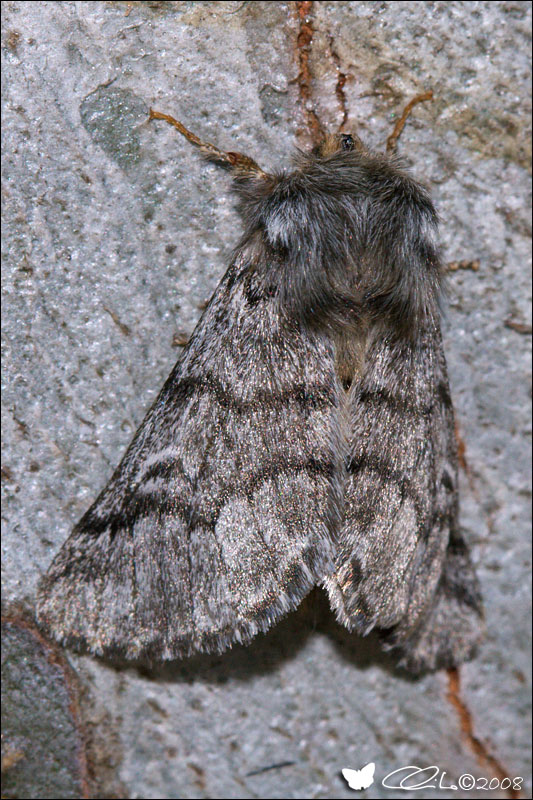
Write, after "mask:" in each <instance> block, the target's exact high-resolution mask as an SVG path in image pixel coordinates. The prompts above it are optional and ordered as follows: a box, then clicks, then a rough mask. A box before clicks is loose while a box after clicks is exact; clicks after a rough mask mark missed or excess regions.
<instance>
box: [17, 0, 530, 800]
mask: <svg viewBox="0 0 533 800" xmlns="http://www.w3.org/2000/svg"><path fill="white" fill-rule="evenodd" d="M2 11H3V28H2V39H1V42H2V59H3V131H2V132H3V204H4V217H3V220H4V229H3V279H4V283H3V312H4V313H3V356H4V364H3V366H4V369H3V388H4V391H3V404H4V410H3V441H4V452H3V467H2V488H3V500H4V502H3V532H4V538H3V543H4V544H3V557H4V558H3V565H4V573H3V592H4V594H3V598H4V626H3V655H2V658H3V671H4V678H5V683H4V698H3V709H4V711H5V713H4V715H3V739H2V747H3V759H2V766H3V771H4V775H3V778H4V788H3V796H5V797H8V798H9V797H28V798H50V797H60V798H79V797H123V798H244V797H246V798H248V797H249V798H282V797H291V798H311V797H313V798H314V797H316V798H341V797H351V796H357V795H356V794H355V793H354V792H353V791H352V790H350V789H349V788H348V786H347V784H346V783H345V782H344V780H343V778H342V776H341V774H340V770H341V768H343V767H351V768H353V769H357V768H359V767H362V766H363V765H365V764H367V763H368V762H370V761H373V762H375V764H376V773H375V781H374V784H373V785H372V786H371V787H370V788H369V789H367V790H366V792H365V793H364V794H360V795H359V796H365V797H372V798H388V797H394V798H396V797H400V796H401V797H406V798H410V797H412V798H414V797H420V796H421V793H420V792H415V791H414V790H409V789H408V790H401V789H388V788H386V787H385V786H383V785H382V780H383V778H384V777H385V776H386V775H387V773H389V772H391V771H392V770H394V769H398V768H400V767H402V766H405V765H409V764H412V765H418V766H420V767H424V766H428V765H437V766H438V767H439V769H440V773H439V774H440V775H442V774H443V773H444V772H445V773H446V774H445V776H444V778H443V785H444V786H445V787H449V786H450V785H451V784H453V785H455V786H456V787H457V788H455V789H454V788H435V789H431V788H427V789H425V790H424V792H422V795H423V796H424V797H435V798H437V797H438V798H462V797H465V798H466V797H472V798H474V797H485V798H486V797H495V798H505V797H517V796H520V795H519V794H518V793H517V788H516V786H519V785H520V780H518V782H516V781H515V784H514V785H515V788H514V789H513V783H512V781H513V779H514V778H515V777H516V778H517V779H521V785H522V787H523V788H522V795H521V796H523V797H531V787H530V776H531V768H530V762H529V719H530V713H529V696H530V695H529V689H528V687H529V683H530V655H529V609H530V591H529V567H530V551H529V544H528V538H529V536H528V534H529V524H530V523H529V515H530V483H529V480H530V478H529V472H530V468H529V465H530V450H529V436H530V373H529V357H530V356H529V353H530V334H531V327H530V324H531V320H530V313H531V312H530V265H529V258H530V244H529V234H530V213H529V208H530V198H529V190H530V181H529V165H530V160H529V157H530V154H529V146H530V136H529V129H528V126H529V120H530V105H529V102H530V101H529V79H530V62H529V46H530V45H529V37H530V30H531V29H530V4H529V3H527V2H501V1H500V0H495V1H491V2H402V3H398V2H296V3H283V2H279V3H278V2H217V3H213V2H192V3H191V2H31V3H28V2H4V3H2ZM427 89H432V90H433V92H434V95H435V99H434V100H433V102H431V103H425V104H424V105H420V106H418V107H417V109H416V110H415V114H414V116H413V118H412V119H411V121H410V123H409V125H408V127H407V128H406V129H405V131H404V134H403V136H402V138H401V140H400V148H399V149H400V152H401V154H402V156H403V157H404V158H405V160H406V162H407V163H408V165H409V167H410V169H411V170H412V171H413V173H414V174H415V175H416V176H417V178H419V179H420V180H421V181H423V182H425V183H427V184H428V185H429V186H431V189H432V194H433V197H434V200H435V202H436V205H437V207H438V210H439V214H440V217H441V220H442V226H441V243H442V251H443V256H444V260H445V261H446V262H452V261H462V260H470V261H472V260H475V261H477V262H479V266H478V268H477V269H473V268H472V267H471V266H470V268H460V269H456V270H453V271H451V272H450V276H449V296H448V300H447V308H446V312H445V321H444V333H445V345H446V352H447V355H448V361H449V367H450V379H451V385H452V392H453V396H454V400H455V406H456V412H457V427H458V437H459V440H460V446H461V474H460V481H461V526H462V529H463V531H464V534H465V536H466V538H467V539H468V541H469V543H470V545H471V547H472V552H473V556H474V559H475V562H476V566H477V570H478V573H479V576H480V580H481V585H482V591H483V595H484V599H485V605H486V622H487V636H486V639H485V641H484V644H483V645H482V647H481V649H480V652H479V655H478V658H477V659H476V660H475V661H474V662H472V663H469V664H466V665H465V666H463V667H461V668H460V670H459V671H458V672H449V673H446V672H440V673H436V674H431V675H426V676H424V677H422V678H419V679H413V678H410V677H408V676H406V675H405V674H404V673H402V672H401V671H399V670H397V669H395V668H394V666H393V664H392V663H391V662H390V661H389V660H388V659H387V658H386V656H384V655H382V654H381V652H380V650H379V647H378V646H377V644H376V641H375V640H374V639H373V638H372V636H370V637H369V638H368V639H364V640H363V639H359V638H357V637H354V636H350V635H349V634H347V632H346V631H344V630H343V629H341V628H340V627H339V626H338V625H337V624H336V623H335V621H334V619H333V618H332V615H331V613H330V612H329V609H328V607H327V603H325V602H324V599H323V597H322V594H321V592H320V591H318V590H317V591H316V592H314V593H313V594H312V595H311V596H310V597H309V598H308V599H307V600H306V601H305V602H304V603H303V605H302V606H301V608H300V609H299V610H298V611H297V612H295V613H293V614H291V615H289V616H288V617H287V618H286V619H285V620H284V621H283V622H282V623H281V624H279V625H278V626H277V627H276V628H275V629H274V630H272V631H271V632H270V633H269V634H268V635H266V636H259V637H258V638H257V639H256V640H255V641H254V642H253V643H252V645H251V646H250V647H248V648H242V647H239V646H236V647H234V648H233V649H232V650H231V651H230V652H228V653H226V654H224V655H222V656H217V657H207V656H206V657H202V658H196V659H194V660H192V661H189V662H183V663H174V664H170V665H168V666H165V667H164V668H159V669H154V670H152V671H147V670H138V669H134V668H122V669H120V668H118V667H116V666H112V665H110V664H107V663H102V662H100V661H98V660H96V659H92V658H89V657H81V656H75V655H73V654H71V653H63V652H62V651H61V650H60V649H59V648H57V647H56V646H55V645H53V644H52V643H50V642H48V641H47V640H46V639H45V638H44V637H43V636H42V635H41V634H40V633H39V632H38V631H37V629H36V628H35V626H34V623H33V617H32V614H33V608H34V601H35V591H36V585H37V581H38V580H39V577H40V576H41V575H42V573H43V572H44V571H45V569H46V568H47V566H48V564H49V562H50V560H51V558H52V556H53V554H54V553H55V552H56V551H57V549H58V547H59V545H60V544H61V542H62V541H63V540H64V539H65V537H66V536H67V534H68V532H69V530H70V528H71V527H72V524H73V523H74V522H75V521H76V520H77V519H78V518H79V517H80V515H81V514H82V513H83V511H85V509H86V508H87V507H88V506H89V504H90V502H91V501H92V500H93V499H94V498H95V497H96V494H97V493H98V491H99V490H100V489H101V488H102V487H103V486H104V484H105V482H106V481H107V479H108V478H109V476H110V474H111V471H112V469H113V468H114V466H115V465H116V464H117V463H118V460H119V458H120V456H121V455H122V452H123V450H124V448H125V446H126V445H127V444H128V443H129V441H130V438H131V436H132V434H133V432H134V431H135V429H136V427H137V425H138V424H139V422H140V421H141V419H142V418H143V416H144V413H145V411H146V409H147V408H148V407H149V405H150V404H151V402H152V400H153V399H154V397H155V395H156V393H157V392H158V389H159V388H160V386H161V384H162V382H163V380H164V379H165V377H166V375H167V374H168V372H169V371H170V369H171V367H172V366H173V363H174V361H175V360H176V358H177V355H178V353H179V341H180V340H181V339H182V338H183V337H184V336H187V335H188V334H190V333H191V331H192V330H193V328H194V325H195V323H196V321H197V320H198V318H199V315H200V313H201V306H202V304H203V303H204V302H205V300H206V299H208V298H209V296H210V295H211V293H212V291H213V289H214V288H215V286H216V284H217V282H218V280H219V279H220V277H221V276H222V274H223V272H224V269H225V265H226V264H227V262H228V259H229V257H230V253H231V250H232V247H233V246H234V245H235V244H236V243H237V240H238V237H239V225H240V222H239V218H238V215H237V212H236V211H235V208H234V201H233V198H232V195H231V193H230V191H229V177H228V176H227V174H225V173H224V172H221V171H220V170H218V169H217V168H216V167H215V166H213V165H209V164H205V163H204V162H202V160H201V159H200V158H199V157H198V153H197V152H196V151H195V150H194V148H192V147H191V146H190V145H189V144H188V143H187V142H185V141H184V140H183V139H182V138H181V137H179V136H178V135H177V134H176V132H175V131H174V130H173V129H171V128H170V127H169V126H166V125H164V124H163V123H157V124H154V123H148V122H147V115H148V110H149V108H150V106H153V107H155V108H157V109H158V110H161V111H164V112H167V113H170V114H174V115H175V116H177V117H178V118H179V119H181V120H182V121H183V122H184V123H185V124H186V125H187V126H188V127H190V128H191V129H192V130H194V131H195V132H196V133H198V134H199V135H200V136H202V137H203V138H205V139H208V140H210V141H214V142H216V143H217V144H218V145H220V146H221V147H223V148H225V149H230V150H240V151H243V152H246V153H249V154H250V155H251V156H253V157H255V158H256V159H257V160H258V161H259V162H260V163H261V164H262V165H264V166H265V167H266V168H267V169H268V168H272V167H278V166H280V165H281V164H282V163H286V161H287V159H288V158H289V157H290V154H291V151H293V149H294V147H295V146H297V145H298V146H302V147H305V146H306V145H307V144H308V143H309V141H310V138H311V134H312V132H313V128H314V126H316V124H317V121H319V122H320V123H321V124H323V125H325V126H326V127H329V128H330V129H334V130H336V129H338V127H339V126H340V125H341V124H343V125H344V130H349V129H354V130H357V132H358V133H359V135H360V136H361V137H362V138H363V139H364V140H365V141H366V142H367V143H368V144H369V145H370V146H372V147H375V148H378V149H379V148H382V147H383V145H384V142H385V140H386V137H387V135H388V134H389V133H390V131H391V129H392V126H393V124H394V121H395V119H397V117H398V114H399V113H400V112H401V109H402V107H403V105H404V104H405V102H406V101H407V100H408V99H409V98H410V97H411V96H413V95H414V94H416V93H418V92H420V91H423V90H427ZM465 775H471V776H472V779H471V782H472V781H474V783H475V782H476V781H477V783H475V785H474V788H471V784H469V783H468V779H466V780H465V779H464V776H465ZM460 776H463V778H462V779H461V780H459V778H460ZM437 780H438V778H437ZM491 780H492V783H491V784H489V781H491ZM484 781H485V783H484ZM483 785H485V786H487V787H488V786H490V787H491V788H490V789H485V790H484V789H482V786H483Z"/></svg>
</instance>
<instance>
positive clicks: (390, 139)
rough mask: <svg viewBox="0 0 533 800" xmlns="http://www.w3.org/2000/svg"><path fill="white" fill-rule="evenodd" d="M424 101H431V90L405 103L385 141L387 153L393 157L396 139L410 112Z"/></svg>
mask: <svg viewBox="0 0 533 800" xmlns="http://www.w3.org/2000/svg"><path fill="white" fill-rule="evenodd" d="M426 100H433V92H432V91H431V89H430V90H429V92H423V93H422V94H417V95H416V96H415V97H413V99H412V100H410V101H409V102H408V103H407V105H406V106H405V108H404V110H403V112H402V116H401V117H400V119H399V120H398V121H397V122H396V125H395V126H394V130H393V132H392V133H391V135H390V136H389V137H388V139H387V153H390V154H391V155H394V153H395V152H396V147H397V144H398V139H399V138H400V134H401V132H402V131H403V129H404V128H405V123H406V122H407V120H408V118H409V116H410V114H411V111H412V110H413V108H414V107H415V106H416V105H418V103H425V102H426Z"/></svg>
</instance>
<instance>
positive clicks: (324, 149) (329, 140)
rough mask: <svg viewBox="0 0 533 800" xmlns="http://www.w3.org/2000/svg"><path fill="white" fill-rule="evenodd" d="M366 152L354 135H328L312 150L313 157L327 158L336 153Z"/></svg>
mask: <svg viewBox="0 0 533 800" xmlns="http://www.w3.org/2000/svg"><path fill="white" fill-rule="evenodd" d="M353 151H355V152H360V153H364V152H366V147H365V146H364V144H363V142H362V141H361V139H360V138H359V136H357V134H355V133H328V134H327V135H326V136H325V137H324V139H323V140H322V141H321V142H320V144H318V145H317V146H316V147H314V148H313V155H316V156H319V157H320V158H328V157H329V156H333V155H336V154H337V153H349V152H353Z"/></svg>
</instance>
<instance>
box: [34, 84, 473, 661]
mask: <svg viewBox="0 0 533 800" xmlns="http://www.w3.org/2000/svg"><path fill="white" fill-rule="evenodd" d="M419 99H420V98H415V100H414V101H412V103H411V104H410V105H409V106H408V107H407V109H406V112H405V113H404V115H403V116H402V120H403V122H405V119H406V118H407V113H408V112H409V110H410V107H411V106H412V105H413V104H414V103H415V102H418V100H419ZM422 99H426V98H425V97H422ZM151 118H153V119H165V120H167V121H168V122H171V123H172V124H173V125H175V127H176V128H177V129H178V130H179V131H180V132H181V133H182V134H184V135H185V136H186V138H187V139H189V141H191V142H192V143H193V144H195V145H197V146H198V147H199V148H200V150H201V152H202V154H203V155H204V156H206V157H207V158H208V159H210V160H212V161H215V162H217V163H219V164H221V165H223V166H225V167H226V168H228V169H230V170H231V172H232V173H233V177H234V181H233V186H234V190H235V193H236V195H237V198H238V202H239V206H240V211H241V215H242V219H243V223H244V234H243V236H242V239H241V241H240V243H239V244H238V245H237V247H236V250H235V252H234V255H233V257H232V260H231V264H230V266H229V269H228V270H227V272H226V274H225V275H224V277H223V278H222V280H221V282H220V284H219V286H218V288H217V289H216V291H215V293H214V295H213V297H212V299H211V301H210V302H209V305H208V306H207V308H206V310H205V313H204V314H203V316H202V318H201V320H200V321H199V323H198V325H197V327H196V329H195V330H194V333H193V335H192V337H191V338H190V341H189V342H188V344H187V346H186V347H185V349H184V352H183V354H182V356H181V358H180V359H179V360H178V363H177V364H176V366H175V367H174V369H173V371H172V372H171V374H170V376H169V378H168V380H167V382H166V383H165V385H164V386H163V389H162V390H161V393H160V394H159V396H158V398H157V400H156V401H155V403H154V404H153V406H152V408H151V409H150V411H149V412H148V414H147V416H146V418H145V420H144V422H143V423H142V425H141V426H140V428H139V430H138V431H137V433H136V435H135V437H134V439H133V441H132V443H131V444H130V446H129V448H128V450H127V452H126V454H125V456H124V458H123V459H122V461H121V463H120V465H119V466H118V467H117V469H116V470H115V472H114V474H113V476H112V478H111V480H110V482H109V484H108V485H107V486H106V488H105V489H104V490H103V491H102V493H101V494H100V496H99V497H98V499H97V500H96V502H95V503H94V504H93V505H92V506H91V507H90V508H89V510H88V511H87V513H86V514H85V515H84V516H83V518H82V519H81V520H80V522H79V523H78V524H77V525H76V527H75V528H74V530H73V532H72V534H71V536H70V538H69V539H68V540H67V541H66V543H65V544H64V545H63V547H62V549H61V550H60V552H59V553H58V555H57V556H56V558H55V559H54V561H53V563H52V565H51V567H50V569H49V570H48V573H47V574H46V575H45V577H44V578H43V579H42V581H41V584H40V588H39V594H38V605H37V614H38V619H39V621H40V624H41V625H42V626H43V627H44V628H45V629H46V630H47V631H48V632H49V633H51V634H52V635H53V636H54V637H55V638H56V639H57V640H59V641H60V642H61V643H63V644H64V645H67V646H77V647H82V648H84V649H88V650H89V651H90V652H92V653H94V654H96V655H104V656H120V657H123V658H126V659H136V660H137V659H147V660H149V661H151V662H153V661H162V660H168V659H178V658H184V657H187V656H190V655H191V654H193V653H195V652H198V651H200V652H221V651H223V650H224V649H226V648H228V647H230V646H231V645H232V643H234V642H241V643H248V642H249V641H250V640H251V639H252V638H253V637H254V636H255V635H256V634H257V633H258V632H261V631H266V630H267V629H268V628H270V627H271V626H272V625H273V624H274V623H275V622H276V621H277V620H279V619H280V617H282V616H283V615H285V614H287V612H289V611H291V610H292V609H295V608H296V607H297V606H298V604H299V603H300V601H301V600H302V598H303V597H305V595H306V594H307V593H308V592H309V591H310V590H311V589H312V588H313V587H314V586H315V585H322V586H323V587H324V588H325V590H326V592H327V593H328V595H329V600H330V604H331V608H332V609H333V611H334V612H335V614H336V617H337V619H338V620H339V622H341V623H342V624H343V625H345V626H346V627H347V628H348V629H349V630H350V631H354V632H355V633H358V634H361V635H365V634H368V633H369V632H370V631H372V630H376V631H378V632H379V634H380V637H381V640H382V642H383V646H384V647H385V648H387V649H392V650H394V651H395V653H396V655H397V658H398V660H399V663H400V664H401V665H403V666H404V667H406V668H408V669H410V670H413V671H421V670H427V669H436V668H440V667H443V666H450V665H455V664H457V663H459V662H461V661H463V660H465V659H468V658H470V657H471V656H472V654H473V651H474V648H475V645H476V643H477V642H478V640H479V637H480V632H481V629H482V624H481V619H482V606H481V599H480V594H479V589H478V583H477V580H476V576H475V574H474V570H473V567H472V563H471V560H470V557H469V553H468V550H467V547H466V545H465V542H464V540H463V536H462V534H461V531H460V529H459V526H458V495H457V448H456V441H455V435H454V418H453V410H452V402H451V399H450V391H449V384H448V377H447V372H446V362H445V357H444V353H443V346H442V340H441V330H440V319H439V317H440V312H439V299H440V296H441V292H442V282H443V270H442V267H441V263H440V260H439V255H438V250H437V246H436V244H435V235H436V225H437V215H436V212H435V209H434V207H433V205H432V202H431V200H430V198H429V195H428V193H427V191H426V189H425V188H423V187H422V186H421V185H420V184H419V183H417V182H416V181H415V180H414V179H413V178H412V177H411V176H410V175H409V174H408V173H407V172H406V171H405V169H403V168H402V166H401V164H400V162H399V160H398V159H397V158H396V156H395V154H394V149H395V138H397V135H398V133H399V131H396V133H395V134H393V136H391V137H390V140H389V145H391V146H389V148H388V152H387V153H385V154H379V153H374V152H371V151H370V150H368V149H367V147H366V146H365V145H364V144H363V142H362V141H361V140H360V139H359V137H358V136H357V135H349V134H332V135H327V136H325V138H324V140H323V141H322V142H321V143H320V144H319V145H317V146H316V147H314V149H312V150H311V151H310V152H298V153H297V154H296V156H295V157H294V161H293V166H292V169H290V170H288V171H282V172H279V173H277V174H269V173H267V172H264V171H263V170H262V169H261V168H260V167H259V165H258V164H257V163H256V162H255V161H254V160H253V159H251V158H249V157H248V156H245V155H243V154H241V153H234V152H224V151H222V150H219V149H218V148H217V147H215V146H214V145H212V144H209V143H205V142H202V141H201V140H200V139H199V138H198V137H196V136H195V135H194V134H192V133H191V132H190V131H188V130H187V129H186V128H185V127H184V126H183V125H182V124H181V123H180V122H178V121H177V120H175V119H173V118H172V117H169V116H167V115H165V114H161V113H159V112H151ZM402 120H400V123H402ZM402 124H403V123H402ZM400 129H401V127H400ZM391 143H392V144H391Z"/></svg>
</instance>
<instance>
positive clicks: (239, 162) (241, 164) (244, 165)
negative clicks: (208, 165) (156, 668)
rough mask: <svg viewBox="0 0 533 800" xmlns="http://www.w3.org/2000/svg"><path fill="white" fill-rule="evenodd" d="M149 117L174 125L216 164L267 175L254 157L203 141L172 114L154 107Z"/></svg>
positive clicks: (235, 169) (251, 173) (237, 170)
mask: <svg viewBox="0 0 533 800" xmlns="http://www.w3.org/2000/svg"><path fill="white" fill-rule="evenodd" d="M149 119H150V120H152V119H162V120H164V121H165V122H168V123H169V124H170V125H173V126H174V127H175V128H176V130H178V131H179V132H180V133H181V134H182V135H183V136H185V138H186V139H187V140H188V141H189V142H191V144H194V145H196V147H199V148H200V151H201V153H202V155H203V156H204V157H205V158H207V159H208V160H209V161H213V162H214V163H215V164H219V165H220V166H223V167H226V168H228V169H231V170H233V171H234V172H236V173H238V174H241V175H250V176H251V175H254V176H256V177H266V173H265V172H263V170H262V169H261V167H260V166H259V165H258V164H257V163H256V162H255V161H254V160H253V158H250V157H249V156H246V155H244V153H234V152H231V151H230V152H225V151H224V150H219V148H218V147H216V146H215V145H214V144H211V142H202V140H201V139H199V138H198V136H196V135H195V134H194V133H192V132H191V131H190V130H188V129H187V128H186V127H185V125H182V123H181V122H179V121H178V120H177V119H175V118H174V117H171V116H170V114H163V113H162V112H161V111H154V110H153V108H151V109H150V117H149Z"/></svg>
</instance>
